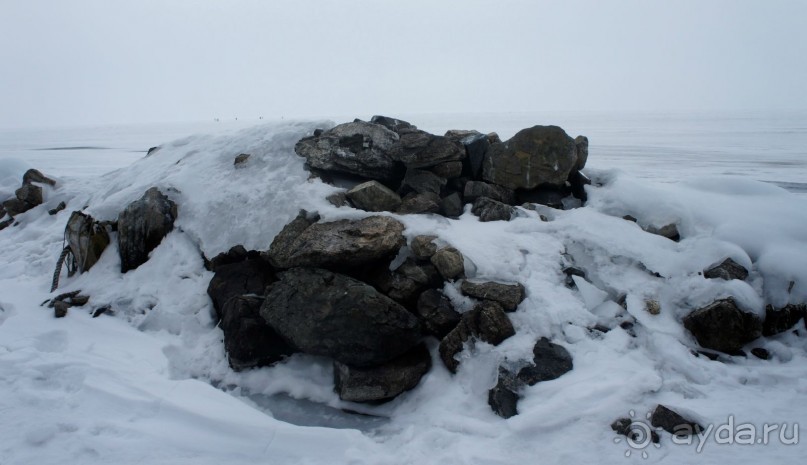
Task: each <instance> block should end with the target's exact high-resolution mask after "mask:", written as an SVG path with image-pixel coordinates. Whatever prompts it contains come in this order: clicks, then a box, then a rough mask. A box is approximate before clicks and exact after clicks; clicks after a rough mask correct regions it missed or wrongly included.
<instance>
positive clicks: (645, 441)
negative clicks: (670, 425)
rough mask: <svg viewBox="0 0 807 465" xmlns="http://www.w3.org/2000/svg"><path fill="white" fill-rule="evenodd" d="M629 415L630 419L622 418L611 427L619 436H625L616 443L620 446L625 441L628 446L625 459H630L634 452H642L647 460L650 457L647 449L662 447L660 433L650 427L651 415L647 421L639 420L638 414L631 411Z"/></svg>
mask: <svg viewBox="0 0 807 465" xmlns="http://www.w3.org/2000/svg"><path fill="white" fill-rule="evenodd" d="M629 414H630V417H629V418H620V419H619V420H617V421H615V422H614V423H613V424H612V425H611V428H612V429H613V430H614V431H616V432H617V434H619V435H622V436H624V438H623V437H616V438H614V443H615V444H620V443H622V441H625V442H626V443H627V444H628V448H627V449H626V450H625V457H630V456H632V455H633V453H634V452H639V451H641V453H642V458H643V459H646V458H648V457H649V456H650V454H648V453H647V448H648V447H650V444H652V445H653V447H655V448H656V449H658V448H660V447H661V445H660V444H659V436H658V433H657V432H656V429H654V428H653V427H652V426H650V422H649V420H650V413H648V414H647V415H646V418H645V419H640V418H639V419H637V418H636V412H634V411H633V410H631V411H630V412H629Z"/></svg>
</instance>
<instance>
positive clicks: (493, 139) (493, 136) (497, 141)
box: [487, 132, 502, 145]
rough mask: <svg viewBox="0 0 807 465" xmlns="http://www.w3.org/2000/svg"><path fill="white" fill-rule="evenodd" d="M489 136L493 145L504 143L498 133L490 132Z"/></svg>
mask: <svg viewBox="0 0 807 465" xmlns="http://www.w3.org/2000/svg"><path fill="white" fill-rule="evenodd" d="M487 137H488V142H490V144H491V145H493V144H501V143H502V138H501V137H499V134H497V133H495V132H490V133H488V134H487Z"/></svg>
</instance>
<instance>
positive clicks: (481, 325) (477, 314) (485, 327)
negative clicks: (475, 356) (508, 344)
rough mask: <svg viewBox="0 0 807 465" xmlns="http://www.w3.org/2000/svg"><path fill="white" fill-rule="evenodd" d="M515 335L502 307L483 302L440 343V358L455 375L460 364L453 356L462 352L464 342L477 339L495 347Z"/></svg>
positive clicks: (467, 314)
mask: <svg viewBox="0 0 807 465" xmlns="http://www.w3.org/2000/svg"><path fill="white" fill-rule="evenodd" d="M515 333H516V331H515V329H514V328H513V324H512V323H511V322H510V319H509V318H507V314H506V313H505V312H504V310H503V309H502V307H501V306H500V305H499V304H497V303H496V302H491V301H485V302H482V303H480V304H478V305H477V306H476V307H474V309H473V310H471V311H470V312H467V313H465V314H463V315H462V319H461V320H460V322H459V324H458V325H457V326H456V327H455V328H454V329H453V330H451V332H450V333H448V334H447V335H446V337H444V338H443V340H442V341H440V348H439V352H440V358H441V359H442V360H443V363H444V364H445V366H446V367H447V368H448V369H449V371H451V372H452V373H456V371H457V367H458V366H459V363H460V362H459V361H458V360H457V359H456V358H454V356H455V355H457V354H458V353H460V352H461V351H462V347H463V344H464V343H465V342H466V341H468V340H470V339H471V338H478V339H481V340H482V341H485V342H487V343H490V344H493V345H494V346H496V345H499V344H501V343H502V342H503V341H504V340H505V339H507V338H508V337H510V336H512V335H514V334H515Z"/></svg>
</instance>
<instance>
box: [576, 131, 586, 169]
mask: <svg viewBox="0 0 807 465" xmlns="http://www.w3.org/2000/svg"><path fill="white" fill-rule="evenodd" d="M574 145H575V148H576V149H577V164H576V165H575V166H574V169H575V170H577V171H580V170H582V169H583V168H585V167H586V161H588V137H586V136H577V137H575V138H574Z"/></svg>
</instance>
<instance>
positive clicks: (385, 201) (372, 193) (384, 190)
mask: <svg viewBox="0 0 807 465" xmlns="http://www.w3.org/2000/svg"><path fill="white" fill-rule="evenodd" d="M345 195H346V196H347V198H348V199H350V201H351V202H352V203H353V205H354V206H355V207H356V208H358V209H360V210H364V211H368V212H383V211H389V212H392V211H395V210H397V209H398V207H400V206H401V196H399V195H398V194H397V193H395V192H394V191H393V190H392V189H390V188H389V187H387V186H385V185H383V184H381V183H380V182H378V181H367V182H363V183H361V184H359V185H357V186H356V187H354V188H353V189H350V190H349V191H347V193H346V194H345Z"/></svg>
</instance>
